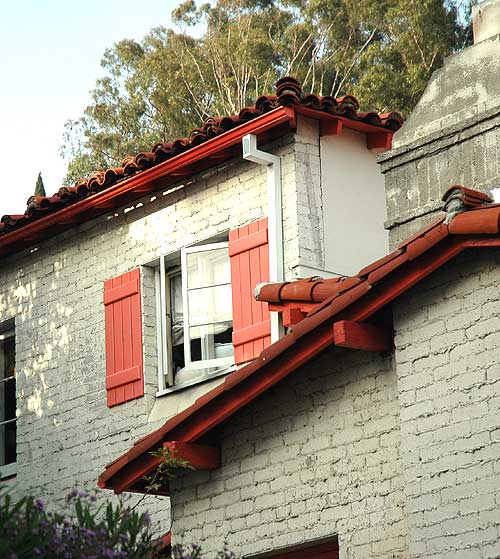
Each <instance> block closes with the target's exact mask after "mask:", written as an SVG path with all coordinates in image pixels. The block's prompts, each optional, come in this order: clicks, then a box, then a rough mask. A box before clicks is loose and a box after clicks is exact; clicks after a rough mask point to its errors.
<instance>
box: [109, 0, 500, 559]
mask: <svg viewBox="0 0 500 559" xmlns="http://www.w3.org/2000/svg"><path fill="white" fill-rule="evenodd" d="M499 6H500V3H499V2H487V3H484V4H481V5H479V6H478V7H477V8H476V9H475V22H474V24H475V38H476V42H475V44H474V45H473V46H472V47H470V48H468V49H466V50H464V51H463V52H461V53H459V54H457V55H455V56H453V57H450V58H449V59H447V60H446V62H445V65H444V67H443V68H442V69H441V70H440V71H438V72H436V73H435V74H434V76H433V77H432V79H431V81H430V83H429V86H428V88H427V90H426V92H425V93H424V95H423V97H422V99H421V101H420V102H419V104H418V105H417V107H416V109H415V111H414V112H413V114H412V115H411V116H410V118H409V120H408V122H407V123H406V124H405V126H404V127H403V128H402V129H401V131H400V132H399V133H398V134H396V136H395V140H394V147H393V149H392V150H390V151H388V152H386V153H384V154H382V155H381V156H380V157H379V161H380V163H381V167H382V170H383V172H384V173H385V177H386V190H387V198H388V199H387V202H388V203H387V210H388V211H387V223H386V226H387V228H388V229H389V231H390V245H391V248H392V252H389V254H388V255H387V256H384V257H382V258H380V259H377V260H375V261H374V262H372V263H370V262H369V261H368V262H365V264H364V265H363V266H362V267H360V268H361V269H360V270H359V271H358V272H357V273H355V274H349V275H348V277H330V278H326V279H319V278H311V277H309V278H305V279H297V280H295V279H292V281H284V282H283V281H279V282H266V283H263V284H260V285H258V286H257V289H256V293H255V295H256V299H257V300H258V301H260V302H267V304H268V308H269V309H271V311H272V312H278V313H279V314H280V315H281V317H282V322H283V324H284V325H285V326H287V327H288V328H289V330H288V332H287V334H286V335H285V336H284V337H282V338H280V340H279V341H278V342H276V343H274V344H272V345H271V346H269V347H268V348H267V349H265V350H264V351H263V352H261V354H260V355H259V357H258V358H257V359H255V360H253V361H252V362H250V363H249V364H248V365H245V366H244V367H242V368H240V369H239V370H238V371H236V372H234V373H233V374H232V375H228V376H227V377H226V378H225V380H224V382H223V383H222V384H221V385H218V386H217V387H215V388H213V389H212V390H211V391H210V392H208V393H206V394H204V395H203V396H201V397H200V398H198V399H197V400H196V402H194V403H193V404H192V405H191V406H190V407H188V408H186V409H185V410H183V412H182V413H179V414H176V415H174V416H173V417H172V418H170V419H169V420H167V421H166V422H165V423H164V424H163V425H161V426H160V427H159V428H157V429H156V430H154V431H151V433H150V434H149V435H147V436H145V437H143V438H141V439H138V440H136V441H135V443H134V444H133V445H132V446H131V447H130V449H129V450H128V451H127V452H126V453H124V454H123V455H121V456H119V457H117V458H116V459H115V460H114V461H113V462H112V463H110V464H109V465H108V466H107V467H106V469H105V470H104V471H103V472H102V473H101V476H100V485H101V486H102V487H106V488H109V489H112V490H114V491H115V492H118V493H119V492H122V491H131V492H139V493H141V492H144V481H143V475H144V473H147V472H150V471H152V470H154V468H155V466H156V464H157V460H156V458H155V457H154V455H152V454H151V451H152V450H156V449H158V448H161V447H162V446H167V447H169V448H170V449H172V450H175V451H177V452H178V454H179V455H181V456H185V457H186V458H189V459H190V461H191V463H192V464H193V466H194V467H195V469H196V470H197V471H196V472H192V471H182V470H178V472H177V476H176V477H175V478H174V479H173V480H172V481H171V482H170V483H169V484H165V485H164V486H163V487H162V488H161V489H160V491H159V493H161V494H164V495H167V494H168V495H170V499H171V507H172V537H173V539H174V541H176V540H177V541H180V540H182V539H184V541H198V542H201V543H202V544H203V546H204V547H205V548H206V549H209V550H215V549H216V548H217V547H218V546H219V545H220V544H221V542H222V541H223V540H224V539H225V538H227V540H228V541H229V544H230V545H231V546H232V547H234V548H235V549H236V550H237V551H240V552H241V553H243V555H244V557H247V558H252V559H259V558H264V557H266V558H274V559H278V558H279V559H283V558H289V559H292V558H298V557H322V558H326V559H331V558H334V557H338V556H340V557H350V558H362V557H367V558H368V557H370V558H373V557H381V558H388V557H392V558H394V557H401V558H403V557H404V558H407V557H411V558H429V557H432V558H440V559H441V558H448V557H450V558H451V557H460V558H462V557H464V558H466V557H471V558H477V557H489V558H496V557H499V556H500V543H499V542H500V537H499V536H500V534H499V530H500V521H499V518H500V517H499V508H500V467H499V464H500V461H499V460H500V437H499V433H500V430H499V428H500V422H499V419H498V418H499V411H500V374H499V372H500V365H499V341H500V321H499V318H498V311H499V305H500V295H499V291H498V284H499V280H500V276H499V271H498V270H499V266H498V264H499V257H500V253H499V251H498V246H499V245H500V225H499V223H500V204H498V203H495V202H494V200H493V199H492V196H490V194H489V193H492V194H495V189H496V188H497V187H498V185H499V175H500V167H499V163H498V161H499V158H498V146H499V143H500V142H499V135H498V130H499V129H500V98H499V96H498V70H500V68H499V64H500V62H499V61H500V45H499V41H498V39H499V33H500V25H499V21H500V20H498V18H494V17H491V16H492V14H493V15H495V13H497V12H496V10H498V9H499ZM466 80H468V81H467V86H466V87H464V86H463V84H464V81H466ZM459 183H466V184H469V185H473V186H474V187H475V188H474V189H471V188H467V187H464V186H460V185H459ZM443 212H444V213H443ZM332 219H333V217H332ZM353 221H354V220H353V219H352V220H351V223H350V225H351V226H352V222H353ZM351 230H352V229H351ZM350 235H352V233H350V231H349V229H348V228H347V227H346V228H345V229H344V234H343V235H341V236H339V237H338V238H337V242H343V241H344V239H345V238H347V237H350ZM354 235H355V234H354Z"/></svg>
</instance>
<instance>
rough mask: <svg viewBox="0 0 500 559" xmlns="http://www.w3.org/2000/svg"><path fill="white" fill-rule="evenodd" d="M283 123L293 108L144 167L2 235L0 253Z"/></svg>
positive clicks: (290, 121)
mask: <svg viewBox="0 0 500 559" xmlns="http://www.w3.org/2000/svg"><path fill="white" fill-rule="evenodd" d="M283 126H285V131H286V130H288V131H293V130H295V128H296V121H295V112H294V109H293V108H290V107H278V108H276V109H273V110H272V111H269V112H268V113H265V114H263V115H261V116H259V117H257V118H255V119H252V120H250V121H248V122H246V123H245V124H241V125H239V126H236V127H235V128H233V129H232V130H229V131H228V132H225V133H224V134H221V135H220V136H216V137H215V138H212V139H211V140H208V141H206V142H204V143H203V144H200V145H199V146H196V147H193V148H191V149H189V150H187V151H186V152H184V153H181V154H179V155H177V156H175V157H172V158H171V159H169V160H167V161H164V162H163V163H160V164H158V165H155V166H154V167H151V168H150V169H147V170H145V171H141V172H140V173H138V174H137V175H134V176H132V177H130V178H128V179H125V180H123V181H121V182H119V183H117V184H116V185H113V186H111V187H109V188H107V189H105V190H103V191H102V192H98V193H96V194H93V195H91V196H88V197H87V198H85V199H83V200H80V201H79V202H76V203H74V204H71V205H70V206H67V207H66V208H63V209H61V210H58V211H56V212H54V213H51V214H50V215H48V216H46V217H42V218H40V219H38V220H36V221H34V222H32V223H29V224H28V225H25V226H24V227H20V228H19V229H16V230H14V231H12V232H11V233H7V234H5V235H2V236H1V237H0V256H3V255H5V254H7V253H9V252H12V251H13V250H16V249H22V248H25V247H26V246H28V245H31V244H33V243H34V242H36V241H39V240H41V239H43V238H44V236H45V235H44V233H46V232H49V231H51V232H52V233H58V232H61V231H63V230H65V229H69V228H70V227H72V226H73V225H76V224H79V223H81V222H82V221H85V220H86V219H91V218H93V217H97V216H98V215H102V214H104V213H106V212H107V211H109V210H110V209H112V208H116V207H118V206H120V205H122V204H124V203H128V202H131V201H132V200H136V199H138V198H140V197H142V196H143V195H144V194H146V193H148V192H152V191H154V190H157V189H160V188H164V187H166V186H168V184H169V181H168V177H169V175H170V176H171V175H172V174H173V173H175V175H176V176H175V177H171V178H174V179H175V180H171V181H170V184H174V183H175V182H179V180H180V179H179V177H180V176H184V177H187V176H189V175H191V174H193V173H195V172H199V170H200V168H197V167H196V166H197V165H199V164H200V162H205V165H204V168H208V167H210V166H213V165H214V164H217V163H216V162H213V161H212V160H211V158H216V159H217V162H220V161H221V158H220V157H219V156H221V155H222V154H223V153H224V152H225V151H229V155H228V157H232V156H234V155H236V153H235V152H234V151H232V150H233V149H234V148H235V147H236V148H237V153H240V152H241V140H242V138H243V136H245V135H246V134H255V135H257V136H262V137H264V138H266V133H268V132H269V131H270V130H272V129H280V130H282V129H283ZM270 139H271V138H270ZM190 167H191V168H190ZM193 169H195V170H193ZM183 170H185V173H182V171H183ZM179 173H180V174H179Z"/></svg>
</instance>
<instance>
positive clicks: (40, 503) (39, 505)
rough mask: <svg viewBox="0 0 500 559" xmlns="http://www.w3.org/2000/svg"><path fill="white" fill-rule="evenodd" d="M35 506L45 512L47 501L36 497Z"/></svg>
mask: <svg viewBox="0 0 500 559" xmlns="http://www.w3.org/2000/svg"><path fill="white" fill-rule="evenodd" d="M34 507H35V508H36V510H38V511H40V512H43V511H44V510H45V503H44V502H43V500H42V499H36V501H35V505H34Z"/></svg>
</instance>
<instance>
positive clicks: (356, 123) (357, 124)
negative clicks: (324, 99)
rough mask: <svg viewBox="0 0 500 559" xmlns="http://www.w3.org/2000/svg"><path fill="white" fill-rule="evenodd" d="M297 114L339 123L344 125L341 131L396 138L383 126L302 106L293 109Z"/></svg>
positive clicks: (392, 132) (295, 106)
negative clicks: (346, 129) (347, 130)
mask: <svg viewBox="0 0 500 559" xmlns="http://www.w3.org/2000/svg"><path fill="white" fill-rule="evenodd" d="M293 108H294V109H295V112H296V113H297V114H300V115H303V116H306V117H309V118H313V119H316V120H320V121H323V122H325V121H332V122H333V121H337V122H340V123H342V124H341V127H340V130H342V129H344V128H350V129H351V130H356V131H358V132H363V133H365V134H367V135H370V134H376V135H377V137H378V136H380V134H387V135H388V137H389V138H392V136H394V131H393V130H389V129H388V128H384V127H383V126H376V125H375V124H368V123H366V122H362V121H360V120H354V119H352V118H347V117H345V116H339V115H332V114H330V113H326V112H325V111H317V110H315V109H311V108H309V107H304V106H302V105H294V107H293Z"/></svg>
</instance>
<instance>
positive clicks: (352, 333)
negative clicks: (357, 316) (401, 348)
mask: <svg viewBox="0 0 500 559" xmlns="http://www.w3.org/2000/svg"><path fill="white" fill-rule="evenodd" d="M333 343H334V344H335V345H336V346H339V347H349V348H351V349H363V350H365V351H391V349H392V346H393V343H392V331H391V330H390V329H389V328H385V327H383V326H375V325H374V324H367V323H366V322H353V321H351V320H341V321H339V322H334V323H333Z"/></svg>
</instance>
